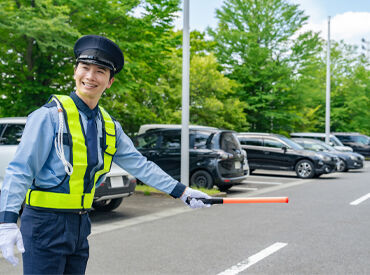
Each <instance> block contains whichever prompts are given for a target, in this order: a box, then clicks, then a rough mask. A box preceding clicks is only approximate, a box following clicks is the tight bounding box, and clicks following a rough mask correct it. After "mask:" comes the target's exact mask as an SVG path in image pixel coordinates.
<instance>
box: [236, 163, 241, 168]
mask: <svg viewBox="0 0 370 275" xmlns="http://www.w3.org/2000/svg"><path fill="white" fill-rule="evenodd" d="M240 167H241V164H240V161H235V169H240Z"/></svg>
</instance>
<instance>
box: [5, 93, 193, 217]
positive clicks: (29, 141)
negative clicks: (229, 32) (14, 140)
mask: <svg viewBox="0 0 370 275" xmlns="http://www.w3.org/2000/svg"><path fill="white" fill-rule="evenodd" d="M71 97H72V99H73V100H74V102H75V103H76V106H77V107H78V110H79V113H80V117H81V121H82V124H83V127H84V130H85V132H86V127H87V116H86V114H85V113H86V112H89V111H91V110H90V109H89V108H88V107H87V105H86V104H85V103H84V102H83V101H82V100H81V99H79V98H78V97H77V95H76V94H75V93H72V94H71ZM96 124H97V129H98V164H97V166H96V167H95V169H93V173H94V172H95V171H96V170H97V167H100V166H101V165H102V164H103V158H102V149H101V145H100V142H101V140H102V137H103V134H102V118H101V116H100V115H98V116H97V117H96ZM115 126H116V136H117V152H116V154H115V156H114V158H113V162H115V163H116V164H117V165H118V166H120V167H121V168H122V169H124V170H126V171H127V172H129V173H130V174H131V175H133V176H135V177H136V178H138V179H139V180H140V181H142V182H144V183H146V184H148V185H150V186H152V187H154V188H156V189H158V190H161V191H163V192H165V193H167V194H170V195H171V196H173V197H174V198H178V197H180V196H181V194H182V193H183V191H184V190H185V188H186V187H185V185H183V184H181V183H179V182H178V181H176V180H175V179H173V178H172V177H170V176H169V175H168V174H166V173H165V172H164V171H163V170H162V169H161V168H159V167H158V166H157V165H156V164H154V163H153V162H151V161H148V160H147V159H146V158H145V157H144V156H143V155H141V154H140V152H138V151H137V150H136V148H135V147H134V145H133V143H132V141H131V139H130V138H129V137H128V136H127V135H126V134H125V133H124V132H123V130H122V127H121V125H120V124H119V123H118V122H117V121H115ZM58 128H59V120H58V111H57V107H56V106H55V105H54V104H50V103H49V104H47V105H45V106H43V107H41V108H39V109H38V110H36V111H35V112H33V113H32V114H30V115H29V117H28V119H27V123H26V127H25V129H24V132H23V136H22V139H21V142H20V144H19V146H18V148H17V151H16V154H15V157H14V159H13V161H11V162H10V164H9V166H8V168H7V170H6V174H5V177H4V181H3V186H2V190H1V198H0V222H16V220H17V218H18V212H19V210H20V208H21V205H22V203H23V201H24V198H25V195H26V193H27V190H28V189H29V188H30V187H31V185H35V186H37V187H40V188H43V189H45V188H51V187H55V186H57V185H58V184H59V183H61V182H62V180H63V179H64V177H65V176H66V172H65V170H64V166H63V163H62V161H61V160H60V159H59V158H58V156H57V154H56V149H55V145H54V142H55V138H56V137H57V133H58ZM64 133H67V131H66V128H65V127H64ZM64 154H65V157H66V160H68V161H69V160H70V147H69V145H64ZM103 180H104V179H103V178H102V179H101V180H100V181H99V182H97V183H96V185H97V186H98V185H99V184H100V183H101V182H102V181H103ZM58 188H59V187H58ZM60 188H62V187H60ZM58 191H59V192H63V190H58Z"/></svg>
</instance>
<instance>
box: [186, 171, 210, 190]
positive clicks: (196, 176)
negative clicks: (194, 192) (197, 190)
mask: <svg viewBox="0 0 370 275" xmlns="http://www.w3.org/2000/svg"><path fill="white" fill-rule="evenodd" d="M190 184H191V186H196V187H201V188H207V189H212V188H213V178H212V176H211V174H210V173H208V172H207V171H205V170H198V171H196V172H194V173H193V175H192V176H191V178H190Z"/></svg>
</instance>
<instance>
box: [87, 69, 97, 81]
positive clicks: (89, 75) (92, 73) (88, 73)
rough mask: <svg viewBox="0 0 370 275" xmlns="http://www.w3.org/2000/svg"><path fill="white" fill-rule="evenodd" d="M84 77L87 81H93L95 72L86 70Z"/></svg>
mask: <svg viewBox="0 0 370 275" xmlns="http://www.w3.org/2000/svg"><path fill="white" fill-rule="evenodd" d="M86 77H87V78H88V79H95V71H94V70H92V69H90V70H88V71H87V72H86Z"/></svg>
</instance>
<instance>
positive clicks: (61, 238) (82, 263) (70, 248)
mask: <svg viewBox="0 0 370 275" xmlns="http://www.w3.org/2000/svg"><path fill="white" fill-rule="evenodd" d="M90 232H91V223H90V219H89V215H88V214H87V213H86V214H81V215H80V214H77V213H68V212H54V211H44V210H37V209H34V208H31V207H28V206H26V207H25V209H24V211H23V214H22V216H21V233H22V237H23V243H24V249H25V252H24V253H23V255H22V256H23V273H24V274H85V270H86V265H87V260H88V258H89V243H88V240H87V236H88V235H89V234H90Z"/></svg>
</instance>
